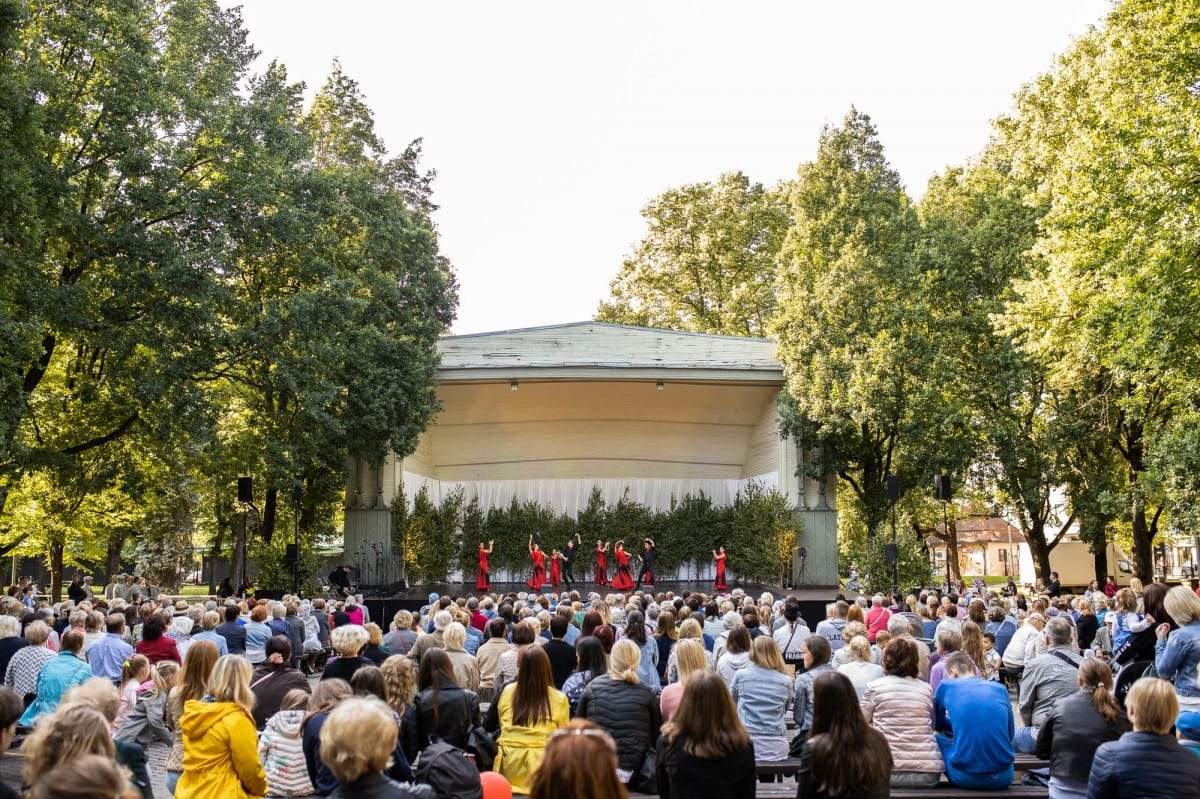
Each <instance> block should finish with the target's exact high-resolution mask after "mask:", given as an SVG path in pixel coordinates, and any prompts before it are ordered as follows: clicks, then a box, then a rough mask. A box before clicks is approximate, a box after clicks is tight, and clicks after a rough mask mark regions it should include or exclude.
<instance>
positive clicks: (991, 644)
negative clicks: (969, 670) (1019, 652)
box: [983, 633, 1000, 681]
mask: <svg viewBox="0 0 1200 799" xmlns="http://www.w3.org/2000/svg"><path fill="white" fill-rule="evenodd" d="M983 657H984V659H985V660H986V661H987V668H986V669H984V671H985V672H987V675H988V679H989V680H996V681H999V680H1000V653H999V652H997V651H996V635H995V634H994V633H984V634H983Z"/></svg>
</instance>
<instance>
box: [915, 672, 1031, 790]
mask: <svg viewBox="0 0 1200 799" xmlns="http://www.w3.org/2000/svg"><path fill="white" fill-rule="evenodd" d="M933 705H934V727H935V729H937V731H938V733H937V743H938V748H940V749H941V750H942V760H943V761H944V764H945V768H946V779H948V780H949V781H950V784H951V785H957V786H958V787H960V788H970V789H972V790H1001V789H1004V788H1007V787H1008V786H1009V785H1011V784H1012V781H1013V759H1014V758H1015V753H1014V751H1013V744H1012V739H1013V711H1012V703H1011V702H1010V701H1009V698H1008V690H1007V689H1006V688H1005V687H1004V686H1003V685H1002V684H1000V683H998V682H994V681H992V680H983V679H980V678H979V677H976V676H975V663H974V661H972V660H971V658H970V657H969V656H968V655H967V654H966V653H965V652H955V653H953V654H952V655H950V657H948V658H947V659H946V679H944V680H942V681H941V683H940V684H939V685H938V688H937V693H935V694H934V697H933Z"/></svg>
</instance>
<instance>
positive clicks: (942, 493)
mask: <svg viewBox="0 0 1200 799" xmlns="http://www.w3.org/2000/svg"><path fill="white" fill-rule="evenodd" d="M933 493H934V496H935V497H937V499H938V501H939V502H949V501H950V500H951V499H953V496H952V493H953V492H952V491H951V489H950V475H948V474H938V475H934V478H933Z"/></svg>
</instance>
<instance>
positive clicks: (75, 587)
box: [67, 572, 87, 604]
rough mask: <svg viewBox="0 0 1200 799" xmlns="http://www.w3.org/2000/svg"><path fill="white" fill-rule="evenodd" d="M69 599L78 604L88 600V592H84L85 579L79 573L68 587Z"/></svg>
mask: <svg viewBox="0 0 1200 799" xmlns="http://www.w3.org/2000/svg"><path fill="white" fill-rule="evenodd" d="M67 599H70V600H71V601H72V602H74V603H76V604H78V603H80V602H82V601H83V600H85V599H87V592H86V591H84V590H83V577H82V576H81V575H80V574H79V572H75V575H74V576H73V577H71V584H70V585H68V586H67Z"/></svg>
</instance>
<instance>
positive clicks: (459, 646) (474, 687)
mask: <svg viewBox="0 0 1200 799" xmlns="http://www.w3.org/2000/svg"><path fill="white" fill-rule="evenodd" d="M442 640H443V641H444V642H445V644H446V646H445V649H444V651H445V653H446V656H447V657H449V658H450V664H451V665H452V666H453V667H454V681H455V682H456V683H458V686H459V687H460V688H462V689H463V690H464V691H478V690H479V664H477V663H476V662H475V658H474V656H473V655H471V653H470V652H468V651H467V649H466V644H467V628H466V627H464V626H463V625H462V624H460V623H458V622H456V621H455V622H451V623H450V626H449V627H447V628H446V632H444V633H442Z"/></svg>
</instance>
